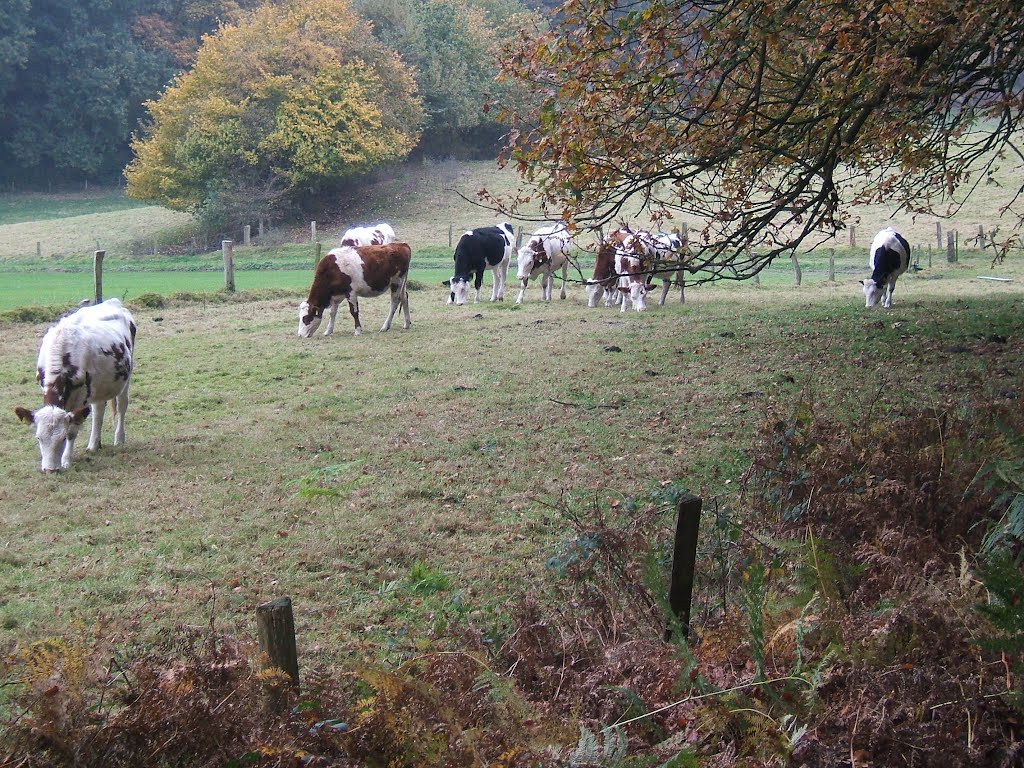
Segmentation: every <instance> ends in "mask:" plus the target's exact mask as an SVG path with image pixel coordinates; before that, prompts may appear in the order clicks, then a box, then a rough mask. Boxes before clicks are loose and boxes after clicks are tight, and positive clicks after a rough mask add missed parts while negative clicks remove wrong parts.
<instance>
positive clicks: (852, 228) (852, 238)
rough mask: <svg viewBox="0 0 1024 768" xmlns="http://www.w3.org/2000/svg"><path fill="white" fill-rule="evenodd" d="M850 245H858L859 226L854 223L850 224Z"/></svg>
mask: <svg viewBox="0 0 1024 768" xmlns="http://www.w3.org/2000/svg"><path fill="white" fill-rule="evenodd" d="M850 247H851V248H856V247H857V227H856V226H854V225H853V224H851V225H850Z"/></svg>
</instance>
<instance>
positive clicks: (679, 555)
mask: <svg viewBox="0 0 1024 768" xmlns="http://www.w3.org/2000/svg"><path fill="white" fill-rule="evenodd" d="M702 506H703V502H702V501H701V500H700V499H699V498H698V497H696V496H691V495H687V496H685V497H683V498H682V499H680V500H679V504H678V506H677V507H676V536H675V548H674V550H673V555H672V580H671V581H670V583H669V588H668V604H669V607H670V608H671V609H672V613H673V614H674V615H675V617H676V619H678V621H679V624H680V626H681V627H682V631H683V637H684V638H686V639H689V637H690V608H691V606H692V604H693V574H694V570H695V569H696V567H697V534H698V532H699V529H700V511H701V507H702ZM671 638H672V630H671V629H666V630H665V641H666V642H668V641H669V640H670V639H671Z"/></svg>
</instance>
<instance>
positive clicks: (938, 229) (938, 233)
mask: <svg viewBox="0 0 1024 768" xmlns="http://www.w3.org/2000/svg"><path fill="white" fill-rule="evenodd" d="M935 247H936V248H941V247H942V222H939V221H936V222H935Z"/></svg>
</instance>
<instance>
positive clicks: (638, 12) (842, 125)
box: [484, 0, 1024, 280]
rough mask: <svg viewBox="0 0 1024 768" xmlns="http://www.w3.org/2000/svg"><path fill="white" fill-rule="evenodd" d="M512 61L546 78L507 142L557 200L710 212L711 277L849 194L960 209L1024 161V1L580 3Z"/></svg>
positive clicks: (509, 155) (840, 205) (531, 178)
mask: <svg viewBox="0 0 1024 768" xmlns="http://www.w3.org/2000/svg"><path fill="white" fill-rule="evenodd" d="M504 76H505V77H508V78H512V79H517V80H521V81H523V82H526V83H529V84H531V85H532V86H533V87H534V88H535V89H536V90H537V91H538V92H539V93H540V94H541V101H540V104H539V105H538V106H537V108H536V109H533V110H528V111H523V112H515V111H510V112H508V113H507V114H506V115H505V119H507V120H508V122H509V123H510V125H511V126H512V129H513V130H512V133H511V134H510V141H509V145H508V147H507V148H506V153H505V156H504V159H505V161H511V162H513V163H514V164H515V165H516V167H517V168H518V170H519V172H520V173H521V175H522V176H523V178H524V179H525V180H526V181H528V182H530V183H532V184H534V185H535V187H536V191H535V193H534V194H536V195H538V196H539V198H540V201H541V203H542V204H543V207H544V209H545V213H547V214H548V215H552V214H553V215H558V216H562V217H563V218H566V219H568V220H572V221H575V222H577V223H580V224H583V225H589V226H599V225H603V224H607V223H610V222H612V221H613V220H614V219H616V218H617V217H624V216H625V215H626V214H629V213H636V212H638V211H640V210H643V211H646V212H649V214H650V217H651V219H652V222H654V223H655V224H656V225H662V224H664V222H666V221H668V220H669V219H671V218H673V217H676V216H682V215H685V216H691V217H698V218H699V219H701V220H704V221H706V225H705V226H704V228H703V231H702V232H701V233H700V242H699V243H698V244H697V245H699V247H698V248H696V249H694V253H693V256H692V260H691V262H690V264H689V266H690V269H691V270H693V271H697V270H698V269H703V270H705V272H704V273H703V275H704V276H702V277H701V278H700V279H701V280H703V279H718V278H731V279H736V278H746V277H750V276H752V275H754V274H757V273H758V272H759V271H760V270H761V269H763V268H764V267H765V266H766V265H767V264H769V263H770V262H771V260H772V259H773V258H775V257H776V256H777V255H779V254H781V253H784V252H787V251H789V250H791V249H793V248H796V247H797V246H799V245H800V244H801V243H803V242H804V241H805V240H807V239H808V238H811V239H812V240H813V239H814V235H815V233H824V234H825V235H831V234H834V233H835V232H836V231H837V230H839V229H841V228H842V227H843V217H844V210H845V209H844V206H845V205H847V204H851V203H866V202H884V203H889V204H891V205H893V206H894V208H895V209H897V210H902V211H904V212H909V213H922V212H936V211H940V210H944V211H946V212H948V211H949V210H950V207H955V206H956V204H957V201H958V200H959V201H961V202H962V199H963V195H965V194H969V193H970V191H971V190H972V189H973V188H974V186H975V185H976V184H978V183H979V181H981V180H983V179H984V178H985V177H986V175H987V174H988V173H989V172H990V171H991V170H992V169H993V167H994V166H995V165H996V164H998V163H1000V162H1003V161H1004V159H1006V158H1011V159H1012V160H1013V161H1014V162H1016V163H1018V164H1019V163H1020V162H1021V160H1022V154H1021V151H1020V149H1019V148H1018V147H1017V145H1016V144H1015V142H1014V137H1015V132H1016V131H1017V130H1018V129H1019V128H1020V127H1021V120H1022V115H1024V14H1022V13H1021V8H1020V5H1019V4H1018V3H1009V2H998V1H997V0H850V1H849V2H843V3H837V2H832V1H831V0H769V1H768V2H765V1H764V0H688V1H683V0H650V1H645V0H596V1H594V0H568V2H566V3H565V4H563V6H562V8H561V16H560V17H559V18H558V20H557V22H556V23H555V25H554V26H553V28H552V29H550V30H549V31H546V32H543V33H538V36H537V37H536V39H526V40H522V41H520V44H519V45H518V46H517V47H516V49H515V50H513V51H512V52H511V54H510V55H509V56H508V57H507V58H506V60H505V63H504ZM1014 191H1015V193H1016V196H1015V198H1014V202H1013V203H1011V207H1013V206H1015V205H1016V203H1017V200H1018V198H1019V197H1020V193H1021V191H1022V189H1017V190H1014ZM484 197H485V199H486V200H490V201H491V202H497V203H499V204H501V205H503V206H504V207H506V208H510V209H513V210H514V209H516V208H517V207H519V206H520V205H521V204H522V203H524V202H525V201H526V199H527V195H526V193H523V194H521V195H520V196H519V197H518V198H516V199H511V200H504V201H495V200H494V199H493V198H491V197H490V196H489V195H486V194H485V195H484ZM1011 213H1012V218H1013V220H1014V226H1015V227H1016V228H1017V230H1019V229H1020V225H1021V221H1022V218H1024V213H1022V212H1021V211H1020V210H1019V209H1016V210H1015V211H1011ZM754 249H756V252H755V250H754Z"/></svg>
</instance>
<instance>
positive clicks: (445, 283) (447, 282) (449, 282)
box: [441, 280, 452, 288]
mask: <svg viewBox="0 0 1024 768" xmlns="http://www.w3.org/2000/svg"><path fill="white" fill-rule="evenodd" d="M451 284H452V281H451V280H444V281H443V282H442V283H441V285H443V286H444V287H445V288H449V287H450V286H451Z"/></svg>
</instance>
